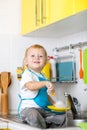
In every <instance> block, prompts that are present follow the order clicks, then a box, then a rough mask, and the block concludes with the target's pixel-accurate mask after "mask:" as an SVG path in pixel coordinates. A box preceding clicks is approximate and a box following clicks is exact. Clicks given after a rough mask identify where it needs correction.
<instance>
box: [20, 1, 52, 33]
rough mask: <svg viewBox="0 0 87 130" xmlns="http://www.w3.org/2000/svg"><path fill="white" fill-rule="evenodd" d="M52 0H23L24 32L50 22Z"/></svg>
mask: <svg viewBox="0 0 87 130" xmlns="http://www.w3.org/2000/svg"><path fill="white" fill-rule="evenodd" d="M49 2H50V0H22V34H26V33H29V32H31V31H34V30H36V29H38V28H41V27H43V26H46V25H47V24H49V22H50V3H49Z"/></svg>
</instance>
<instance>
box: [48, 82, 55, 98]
mask: <svg viewBox="0 0 87 130" xmlns="http://www.w3.org/2000/svg"><path fill="white" fill-rule="evenodd" d="M46 86H47V93H48V94H49V93H50V94H51V95H52V96H54V95H55V89H54V86H53V84H52V83H51V82H47V83H46Z"/></svg>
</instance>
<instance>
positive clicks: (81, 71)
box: [79, 49, 83, 79]
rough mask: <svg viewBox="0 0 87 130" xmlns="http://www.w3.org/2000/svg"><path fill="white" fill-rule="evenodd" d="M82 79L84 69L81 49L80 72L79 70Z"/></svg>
mask: <svg viewBox="0 0 87 130" xmlns="http://www.w3.org/2000/svg"><path fill="white" fill-rule="evenodd" d="M79 77H80V79H82V78H83V69H82V49H80V70H79Z"/></svg>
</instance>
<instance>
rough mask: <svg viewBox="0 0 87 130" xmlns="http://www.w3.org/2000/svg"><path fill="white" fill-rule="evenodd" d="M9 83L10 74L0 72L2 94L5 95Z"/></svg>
mask: <svg viewBox="0 0 87 130" xmlns="http://www.w3.org/2000/svg"><path fill="white" fill-rule="evenodd" d="M10 83H11V77H10V72H1V85H2V89H3V93H7V89H8V87H9V85H10Z"/></svg>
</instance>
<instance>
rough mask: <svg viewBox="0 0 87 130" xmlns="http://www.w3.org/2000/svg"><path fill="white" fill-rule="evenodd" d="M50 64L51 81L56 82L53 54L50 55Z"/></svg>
mask: <svg viewBox="0 0 87 130" xmlns="http://www.w3.org/2000/svg"><path fill="white" fill-rule="evenodd" d="M49 62H50V64H51V81H52V82H56V60H55V58H54V57H53V56H50V61H49Z"/></svg>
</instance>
